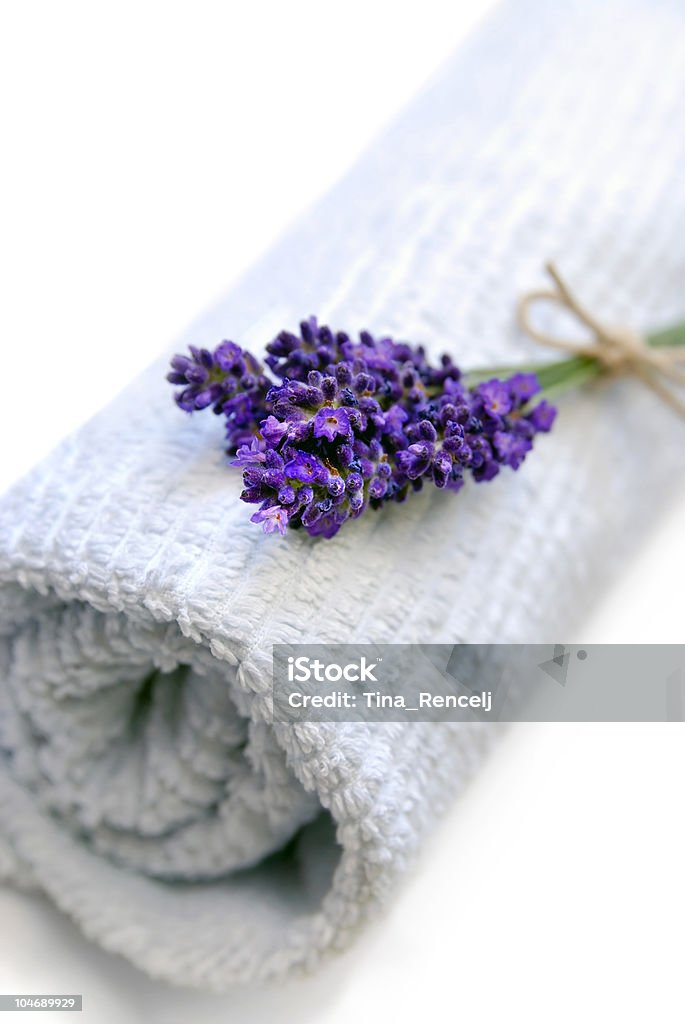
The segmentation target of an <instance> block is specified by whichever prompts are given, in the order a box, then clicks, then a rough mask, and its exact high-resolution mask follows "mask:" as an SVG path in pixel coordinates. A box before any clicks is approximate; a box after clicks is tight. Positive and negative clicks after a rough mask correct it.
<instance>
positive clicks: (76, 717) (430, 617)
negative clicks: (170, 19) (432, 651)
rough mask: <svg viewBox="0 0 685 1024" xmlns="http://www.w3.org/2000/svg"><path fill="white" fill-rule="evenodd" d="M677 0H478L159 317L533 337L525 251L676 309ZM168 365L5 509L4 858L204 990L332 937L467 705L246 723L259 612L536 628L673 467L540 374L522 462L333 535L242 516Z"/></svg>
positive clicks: (353, 924)
mask: <svg viewBox="0 0 685 1024" xmlns="http://www.w3.org/2000/svg"><path fill="white" fill-rule="evenodd" d="M684 30H685V12H683V10H682V9H681V7H680V5H679V4H677V3H672V4H671V3H668V2H657V3H655V2H654V0H620V2H616V3H614V2H606V3H597V2H594V0H593V2H590V0H586V2H566V3H564V4H548V3H544V2H543V0H517V2H515V3H511V4H510V5H507V6H505V7H504V8H503V9H501V10H500V11H498V13H497V14H496V16H495V17H494V18H493V19H492V20H491V21H490V22H489V23H488V24H487V25H486V26H485V27H484V28H483V30H482V31H481V32H480V33H479V34H478V35H477V36H476V37H475V38H474V39H473V41H471V42H470V43H469V44H468V45H467V46H466V47H465V48H464V49H463V50H462V51H461V52H460V53H459V54H458V55H457V57H456V59H455V60H454V61H453V62H452V63H451V64H450V65H449V66H448V67H447V68H446V69H445V70H444V72H443V73H442V74H441V75H440V76H439V77H438V78H437V80H436V81H435V82H434V84H433V85H432V86H431V87H430V88H428V89H427V90H426V91H425V93H424V94H423V95H422V96H421V97H419V99H418V100H417V101H416V102H415V104H414V105H413V106H412V107H411V108H410V109H409V110H408V112H407V113H406V114H405V115H404V116H403V118H402V119H401V120H400V121H399V122H398V123H397V124H395V125H394V126H393V127H392V128H391V129H390V130H389V131H388V132H387V133H386V134H385V135H384V137H383V138H382V139H381V140H380V141H379V142H378V144H377V145H375V146H374V147H373V148H372V149H371V151H370V152H368V153H367V155H366V156H365V157H364V159H363V160H362V162H361V163H360V165H359V166H358V167H357V168H356V169H355V170H354V171H353V172H352V173H351V174H350V175H349V176H348V177H347V178H346V179H345V180H344V181H343V182H342V183H341V184H340V185H339V186H338V187H337V188H336V189H335V190H334V192H333V193H332V194H331V195H329V196H328V197H327V198H326V199H325V200H324V201H323V202H321V203H320V204H319V205H318V206H317V207H316V208H315V209H314V210H313V211H312V212H311V213H310V214H309V215H308V216H307V217H306V218H305V219H304V220H303V222H302V223H301V224H299V225H297V226H296V228H295V229H294V230H293V231H292V232H291V233H290V234H289V236H288V237H286V238H285V239H284V240H283V241H282V242H281V243H280V244H279V245H278V246H277V247H276V248H275V249H274V251H273V252H272V253H271V254H270V255H269V256H268V257H267V258H266V259H265V260H264V261H263V262H262V263H261V264H260V265H259V266H258V267H257V268H256V269H255V270H254V271H253V272H252V273H250V274H249V275H248V276H247V277H246V278H245V279H244V281H243V282H242V283H241V284H240V286H239V287H237V288H236V289H235V290H234V291H233V292H232V293H231V294H230V295H229V296H228V297H227V298H226V300H225V301H224V302H222V303H221V304H220V305H219V307H218V308H216V309H214V310H212V311H211V312H210V313H209V314H208V315H206V316H205V317H203V318H201V319H200V320H199V321H198V322H197V323H196V324H194V325H193V327H192V329H191V330H189V331H188V333H187V336H185V337H184V338H182V339H180V342H179V341H177V343H176V344H175V345H174V349H178V348H180V347H181V346H182V345H184V344H185V343H186V342H188V341H193V342H194V343H196V344H202V345H207V346H209V347H213V346H214V345H215V344H216V343H217V342H218V341H219V340H220V339H222V338H224V337H227V336H228V337H232V338H234V339H235V340H236V341H238V342H241V343H245V344H246V345H248V346H251V345H254V346H255V347H261V346H263V344H264V343H265V342H266V341H268V340H270V338H271V337H272V336H273V335H274V334H275V333H276V331H277V330H278V329H280V328H282V327H292V326H294V325H295V324H296V323H297V321H298V320H299V319H301V318H302V317H304V316H306V315H308V314H310V313H315V314H317V315H318V316H319V318H320V319H322V320H325V321H326V322H329V323H331V324H332V325H333V326H335V327H336V328H339V329H347V330H350V331H353V330H355V329H359V328H361V327H368V328H369V329H370V330H372V331H374V332H388V333H392V334H395V335H397V336H399V337H402V338H407V339H410V340H411V341H413V342H416V343H419V342H420V343H423V344H425V345H426V346H427V347H429V348H430V349H431V350H434V351H438V350H443V349H449V350H450V351H451V352H452V353H453V354H454V355H455V357H456V358H457V359H458V361H460V362H461V363H462V364H463V365H465V366H469V365H478V366H482V365H484V364H485V365H487V364H488V363H489V362H493V363H501V362H503V361H507V362H509V361H512V360H514V359H517V358H524V359H526V360H529V359H530V358H531V357H534V356H536V355H538V354H539V353H537V352H536V351H535V350H534V348H533V346H532V344H531V343H530V342H528V341H526V340H525V339H523V338H522V337H521V336H520V334H519V333H518V332H517V330H516V328H515V326H514V322H513V310H514V306H515V298H516V296H517V294H518V293H519V292H520V291H522V290H525V289H527V288H529V287H531V286H534V285H535V284H537V283H538V282H539V280H540V276H539V275H540V266H541V264H542V262H543V261H544V260H545V259H548V258H550V257H553V258H556V259H557V260H558V262H559V263H560V265H561V268H562V270H563V271H564V272H565V274H566V276H567V277H568V279H569V280H570V281H571V282H572V283H573V285H574V286H575V287H576V289H577V290H578V292H579V294H580V295H582V297H583V299H584V300H585V302H586V303H587V305H588V306H589V307H590V308H592V309H593V310H596V311H597V313H598V315H602V316H604V317H606V318H608V319H609V320H612V319H615V320H626V321H628V322H631V323H633V324H634V325H636V326H637V327H642V326H660V325H663V324H665V323H668V322H669V321H672V320H675V319H677V318H679V317H682V316H683V314H684V312H685V310H684V303H685V299H684V296H683V288H682V282H683V277H684V271H685V265H684V264H685V256H684V254H685V249H684V248H683V244H682V241H681V239H682V237H683V231H684V229H685V191H684V190H683V188H682V182H683V180H684V179H685V135H684V134H683V132H682V130H681V126H682V122H683V114H684V113H685V31H684ZM165 362H166V357H165V359H163V360H161V361H160V362H159V363H158V364H156V365H155V366H153V367H151V368H150V369H149V371H147V372H146V373H145V374H144V375H143V376H142V377H141V378H140V379H139V380H138V381H136V382H134V383H133V384H132V386H131V387H130V389H129V390H128V391H127V392H126V393H125V394H124V395H122V396H121V397H120V398H119V399H118V400H117V401H116V402H115V403H114V404H113V405H111V406H110V407H108V408H107V409H105V410H104V411H103V412H102V413H101V414H100V415H98V416H97V417H96V418H95V419H94V420H93V421H92V422H91V423H89V424H88V425H87V426H86V427H85V428H83V429H82V430H80V431H79V432H78V433H77V434H76V435H75V436H74V437H72V438H70V439H69V440H67V441H66V442H65V443H63V444H62V445H61V446H60V447H59V448H58V449H57V450H56V451H55V452H54V453H53V454H52V455H51V456H50V458H48V459H47V460H46V461H45V462H44V463H43V464H42V465H40V466H39V467H37V469H35V470H34V471H33V472H32V473H31V474H30V475H29V476H28V477H27V478H26V479H25V480H23V481H22V482H21V483H19V484H18V485H17V486H15V487H14V489H13V490H12V491H10V493H9V494H8V495H7V496H6V497H5V498H4V500H3V502H2V505H1V507H0V580H1V581H2V585H1V587H0V822H1V824H0V874H2V875H4V876H5V877H6V878H9V879H12V880H13V881H15V882H16V883H18V884H25V885H33V886H36V887H38V888H39V889H41V890H43V891H44V892H46V893H47V894H48V895H49V896H50V897H51V898H52V899H54V901H55V902H56V903H57V904H58V905H59V906H60V907H62V908H63V909H64V910H65V911H67V912H68V913H69V914H70V915H71V916H72V917H73V918H74V919H75V920H76V921H77V922H78V923H79V925H80V926H81V927H82V928H83V930H84V931H85V932H86V934H87V935H89V936H91V937H92V938H93V939H94V940H95V941H97V942H98V943H100V944H101V945H103V946H104V947H106V948H107V949H110V950H112V951H115V952H117V953H121V954H123V955H124V956H127V957H129V958H130V959H131V960H132V961H133V962H135V963H136V964H138V965H139V966H140V967H141V968H143V969H145V970H147V971H148V972H150V973H152V974H154V975H157V976H160V977H166V978H169V979H173V980H174V981H176V982H182V983H186V984H191V985H204V986H208V987H211V988H215V989H224V988H227V987H229V986H230V985H232V984H235V983H237V982H241V981H245V980H248V979H255V978H267V977H273V976H281V975H284V974H286V973H288V972H291V971H295V970H298V969H302V968H308V967H311V966H313V965H314V964H315V963H316V962H317V961H318V960H319V959H320V958H321V957H322V955H323V954H325V953H327V952H329V951H331V950H333V949H336V948H341V947H343V946H344V945H346V944H347V943H348V942H349V940H350V937H351V936H352V935H353V934H354V932H355V931H356V930H357V928H358V926H359V925H360V924H361V923H362V922H363V921H364V920H365V919H366V918H367V917H368V916H369V915H370V914H371V913H372V912H374V911H375V909H376V908H377V907H378V906H380V905H381V904H382V903H383V901H384V900H385V899H386V898H387V896H388V894H389V893H391V892H392V890H393V887H394V885H395V882H396V880H397V878H398V877H399V876H400V875H401V874H402V873H403V872H404V871H405V869H406V867H407V865H408V863H409V862H410V861H411V859H412V858H413V856H414V855H415V853H416V851H417V849H418V847H419V845H420V842H421V839H422V837H423V835H424V834H425V832H426V830H427V829H428V828H429V827H430V826H431V824H432V823H433V822H434V821H435V819H436V817H437V816H438V815H439V814H440V813H441V811H442V810H443V809H444V808H445V807H446V806H447V805H448V804H449V802H450V801H451V799H452V798H453V797H454V794H455V793H456V792H457V790H458V789H459V787H460V785H461V784H462V783H463V781H464V779H465V778H466V777H467V776H468V774H469V772H470V771H471V769H472V768H473V767H474V766H475V764H476V763H477V761H478V759H479V757H480V755H481V753H482V751H483V749H484V748H485V746H486V745H487V742H488V740H489V738H490V735H491V733H490V731H489V729H487V728H485V727H483V726H477V725H468V726H467V725H429V724H424V725H421V724H407V725H382V726H381V725H378V726H374V727H371V726H368V725H366V726H365V725H363V724H354V725H332V724H328V725H327V724H323V725H308V726H301V727H298V728H292V727H288V728H285V727H273V726H270V725H269V724H268V715H267V707H268V691H269V679H270V661H271V645H272V644H273V643H275V642H278V641H297V642H304V641H307V640H318V641H321V642H328V641H342V640H358V641H362V640H363V641H372V642H392V641H401V642H405V643H407V642H412V641H420V642H423V643H426V642H448V643H454V642H459V641H469V642H492V641H498V642H549V641H552V640H557V639H560V638H561V639H563V637H564V634H565V631H566V635H568V630H570V629H571V628H572V626H573V624H574V623H575V622H577V621H578V617H579V613H580V612H581V611H582V612H586V611H587V609H588V605H589V601H590V599H591V597H592V596H594V595H595V594H596V593H597V592H598V591H599V590H600V589H601V586H602V585H603V584H604V582H605V581H606V580H607V579H608V578H609V576H610V575H611V574H613V573H615V570H616V569H617V568H618V567H619V566H620V561H621V559H624V558H627V557H629V556H630V554H631V552H632V551H633V550H634V548H635V545H636V543H637V542H638V539H639V538H641V537H642V536H643V535H644V532H645V530H646V529H647V527H648V525H649V523H650V522H651V521H652V520H653V519H654V517H655V515H656V513H657V512H658V510H659V509H660V508H661V507H662V506H663V504H664V503H665V502H666V501H668V500H669V497H670V495H671V493H672V491H673V488H674V481H675V480H676V478H677V471H678V470H681V471H682V461H683V460H682V438H683V434H682V425H681V424H680V423H678V422H677V421H676V420H675V418H674V416H673V414H672V413H671V412H670V411H669V410H667V409H664V408H661V407H660V406H659V403H658V400H657V399H656V398H655V397H654V396H653V395H651V394H648V393H647V392H645V391H644V389H642V388H641V386H640V384H638V383H634V382H630V381H621V382H615V383H611V384H610V385H607V386H604V387H602V386H600V387H598V388H595V389H593V390H591V391H588V392H586V393H583V394H579V395H577V396H575V397H574V398H572V399H570V400H569V401H567V402H565V404H564V406H563V410H562V413H561V416H560V418H559V421H558V425H557V426H556V427H555V430H554V431H553V433H552V434H551V435H550V436H549V437H548V438H543V439H541V440H540V441H539V443H538V445H537V447H536V451H535V452H534V453H533V455H532V456H531V457H530V459H529V461H528V462H527V463H526V465H525V467H524V468H523V469H522V470H521V471H520V472H519V473H518V474H513V473H508V472H507V473H503V474H501V475H500V477H499V478H498V479H497V480H496V481H494V482H493V483H491V484H488V485H487V486H485V487H478V486H475V485H474V486H470V487H468V488H467V489H466V490H465V491H464V492H463V493H461V494H460V495H458V496H453V495H450V494H444V493H433V494H431V493H428V492H427V491H426V492H423V493H422V494H420V495H418V496H415V497H413V498H412V499H411V500H410V501H409V502H408V503H407V504H406V505H404V506H402V507H396V508H388V509H387V510H384V511H383V512H382V513H379V514H375V515H374V514H368V515H365V516H364V517H363V519H362V520H360V521H358V522H355V523H353V524H350V525H348V526H347V527H346V528H344V529H343V530H342V532H341V533H340V534H339V535H338V536H337V537H336V538H335V539H334V540H332V541H330V542H317V541H312V540H311V539H310V538H308V537H306V536H302V535H299V534H292V535H289V536H287V537H286V538H284V539H281V538H278V537H276V538H274V537H264V536H263V535H262V534H261V532H260V530H259V529H258V528H256V527H255V526H253V525H251V524H250V523H249V522H248V520H249V514H250V510H249V509H248V508H247V507H246V506H245V505H243V504H242V503H240V502H239V501H238V494H239V491H240V487H241V483H240V478H239V474H238V473H236V472H235V471H228V470H227V469H226V468H225V464H224V457H223V454H222V428H221V424H220V422H219V420H218V419H216V418H214V417H212V416H210V415H204V416H200V417H193V418H191V419H188V418H186V417H185V416H183V415H181V414H180V413H179V412H178V410H177V409H176V408H175V407H174V406H173V404H172V402H171V394H170V389H169V386H168V385H167V384H166V383H165V381H164V372H165Z"/></svg>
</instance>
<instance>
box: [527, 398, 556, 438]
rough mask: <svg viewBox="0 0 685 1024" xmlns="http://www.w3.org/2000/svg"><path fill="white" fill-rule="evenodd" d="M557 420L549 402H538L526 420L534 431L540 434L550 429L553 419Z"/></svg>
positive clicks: (554, 410) (553, 408)
mask: <svg viewBox="0 0 685 1024" xmlns="http://www.w3.org/2000/svg"><path fill="white" fill-rule="evenodd" d="M556 418H557V410H556V409H555V407H554V406H553V405H550V404H549V402H545V401H543V402H540V404H539V405H536V406H535V408H534V409H533V410H532V411H531V412H529V413H528V415H527V416H526V419H527V420H528V422H529V423H532V425H533V427H534V428H535V430H539V431H541V432H542V433H547V431H549V430H551V429H552V426H553V424H554V421H555V419H556Z"/></svg>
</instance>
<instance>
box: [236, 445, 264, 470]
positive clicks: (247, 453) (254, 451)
mask: <svg viewBox="0 0 685 1024" xmlns="http://www.w3.org/2000/svg"><path fill="white" fill-rule="evenodd" d="M236 454H237V458H235V459H233V460H232V462H231V465H232V466H239V467H240V468H241V469H244V468H245V467H246V466H253V465H255V463H260V462H266V453H265V452H264V451H263V450H262V448H261V446H260V444H259V441H258V440H257V438H256V437H253V438H252V443H251V444H249V445H247V444H241V446H240V448H239V449H238V451H237V453H236Z"/></svg>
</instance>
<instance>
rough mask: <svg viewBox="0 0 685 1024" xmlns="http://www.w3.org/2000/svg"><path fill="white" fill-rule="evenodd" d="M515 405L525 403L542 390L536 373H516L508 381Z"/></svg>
mask: <svg viewBox="0 0 685 1024" xmlns="http://www.w3.org/2000/svg"><path fill="white" fill-rule="evenodd" d="M506 385H507V387H508V388H509V394H510V395H511V398H512V401H513V403H514V405H517V406H519V405H525V404H526V402H528V401H530V399H531V398H532V397H533V395H537V393H538V391H539V390H540V382H539V381H538V379H537V377H536V376H535V374H534V373H515V374H514V376H513V377H510V378H509V380H508V381H506Z"/></svg>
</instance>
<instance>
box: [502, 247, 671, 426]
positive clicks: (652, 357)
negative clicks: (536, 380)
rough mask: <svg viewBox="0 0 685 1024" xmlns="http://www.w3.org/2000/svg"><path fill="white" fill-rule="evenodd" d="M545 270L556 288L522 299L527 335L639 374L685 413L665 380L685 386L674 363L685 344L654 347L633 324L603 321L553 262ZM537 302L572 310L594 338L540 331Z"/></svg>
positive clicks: (521, 317) (610, 367)
mask: <svg viewBox="0 0 685 1024" xmlns="http://www.w3.org/2000/svg"><path fill="white" fill-rule="evenodd" d="M545 269H546V270H547V273H548V274H549V276H550V277H551V278H552V280H553V282H554V284H555V286H556V287H555V288H554V289H552V288H542V289H538V290H536V291H532V292H528V293H527V294H526V295H523V296H522V297H521V299H520V300H519V305H518V321H519V324H520V326H521V328H522V329H523V330H524V331H525V332H526V334H528V335H529V337H531V338H533V339H534V341H537V342H539V343H540V344H541V345H546V346H547V347H548V348H555V349H559V350H560V351H562V352H569V353H571V354H572V355H576V356H590V357H591V358H592V359H596V360H597V361H598V362H599V363H601V364H602V366H604V368H605V369H606V370H608V371H609V372H610V373H630V374H633V375H635V376H636V377H639V378H640V380H642V381H643V382H644V384H646V385H647V387H649V388H651V390H652V391H654V392H655V393H656V394H657V395H658V396H659V397H660V398H661V399H663V401H664V402H667V403H668V405H670V406H671V408H672V409H675V410H676V412H679V413H680V414H681V415H682V416H685V402H683V400H682V399H681V398H680V397H679V396H678V395H677V394H676V392H675V391H674V390H673V389H672V388H670V387H668V386H667V384H665V383H664V380H663V378H664V377H666V378H668V379H669V380H672V381H674V382H675V383H676V384H678V385H680V386H682V387H685V372H684V371H683V370H681V369H679V368H678V367H677V366H676V365H675V364H676V363H679V362H682V361H683V360H685V349H684V347H683V346H675V347H674V348H670V349H666V348H653V347H651V346H650V345H648V344H647V341H646V340H645V338H644V337H642V335H640V334H638V333H637V331H634V330H633V329H632V328H631V327H626V326H611V325H608V324H603V323H601V322H600V321H599V320H597V319H596V318H595V317H594V316H593V315H592V314H591V313H589V312H588V310H587V309H585V308H584V307H583V306H581V304H580V303H579V302H578V300H577V299H576V298H575V296H574V295H572V293H571V292H570V291H569V289H568V286H567V285H566V283H565V282H564V280H563V278H562V277H561V275H560V273H559V271H558V270H557V268H556V267H555V266H554V264H553V263H548V264H547V265H546V267H545ZM535 302H553V303H556V305H558V306H561V307H562V309H565V310H567V311H568V312H570V313H572V314H573V315H574V316H575V317H576V318H577V319H578V320H579V321H580V322H581V323H582V324H583V325H584V326H585V327H587V328H588V329H589V330H590V331H591V332H592V335H593V337H592V340H591V341H589V342H583V341H571V340H569V339H567V338H559V337H557V336H556V335H554V334H548V333H547V332H546V331H541V330H539V329H538V328H537V327H535V326H534V325H533V324H532V323H531V319H530V308H531V306H532V305H533V304H534V303H535Z"/></svg>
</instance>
